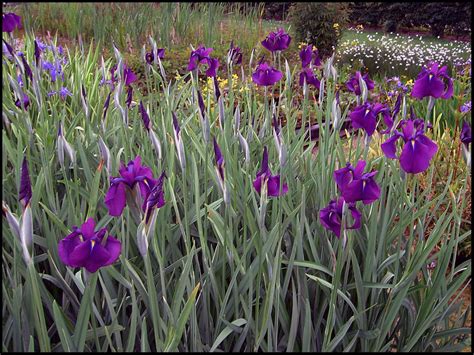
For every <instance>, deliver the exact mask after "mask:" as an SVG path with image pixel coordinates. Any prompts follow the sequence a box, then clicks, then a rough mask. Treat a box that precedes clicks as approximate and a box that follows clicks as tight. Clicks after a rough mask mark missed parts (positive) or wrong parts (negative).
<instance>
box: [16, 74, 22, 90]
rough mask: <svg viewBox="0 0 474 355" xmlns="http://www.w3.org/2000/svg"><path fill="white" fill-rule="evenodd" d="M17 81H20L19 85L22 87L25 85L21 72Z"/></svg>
mask: <svg viewBox="0 0 474 355" xmlns="http://www.w3.org/2000/svg"><path fill="white" fill-rule="evenodd" d="M16 81H18V85H20V87H21V88H22V87H23V86H24V84H23V79H22V78H21V74H18V76H17V78H16Z"/></svg>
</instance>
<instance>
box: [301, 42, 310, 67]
mask: <svg viewBox="0 0 474 355" xmlns="http://www.w3.org/2000/svg"><path fill="white" fill-rule="evenodd" d="M312 54H313V50H312V46H311V45H307V46H304V47H303V48H302V49H301V51H300V59H301V66H302V67H303V68H306V67H307V66H308V65H309V63H311V56H312Z"/></svg>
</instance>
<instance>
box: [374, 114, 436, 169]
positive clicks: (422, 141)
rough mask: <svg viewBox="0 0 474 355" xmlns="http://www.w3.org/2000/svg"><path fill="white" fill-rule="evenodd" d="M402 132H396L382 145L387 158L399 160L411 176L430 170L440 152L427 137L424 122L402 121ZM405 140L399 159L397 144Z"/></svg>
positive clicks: (400, 125)
mask: <svg viewBox="0 0 474 355" xmlns="http://www.w3.org/2000/svg"><path fill="white" fill-rule="evenodd" d="M399 127H401V128H402V132H399V131H398V130H395V131H394V133H393V135H392V137H390V138H389V139H387V140H386V141H385V142H384V143H382V145H381V148H382V151H383V153H384V154H385V156H386V157H387V158H390V159H399V160H400V166H401V167H402V169H403V170H404V171H405V172H407V173H410V174H418V173H421V172H424V171H425V170H426V169H428V167H429V164H430V160H431V158H433V156H434V155H435V154H436V152H437V151H438V146H437V144H436V143H435V142H433V141H432V140H431V139H429V138H428V137H427V136H425V129H424V123H423V121H422V120H402V121H401V122H400V124H399ZM398 138H403V141H404V145H403V149H402V152H401V154H400V157H397V154H396V153H397V146H396V142H397V141H398Z"/></svg>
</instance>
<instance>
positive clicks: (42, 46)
mask: <svg viewBox="0 0 474 355" xmlns="http://www.w3.org/2000/svg"><path fill="white" fill-rule="evenodd" d="M35 42H36V43H37V45H38V48H39V50H40V51H41V52H43V51H44V50H46V49H48V47H49V46H48V45H47V44H45V43H43V42H41V40H40V39H39V38H36V39H35Z"/></svg>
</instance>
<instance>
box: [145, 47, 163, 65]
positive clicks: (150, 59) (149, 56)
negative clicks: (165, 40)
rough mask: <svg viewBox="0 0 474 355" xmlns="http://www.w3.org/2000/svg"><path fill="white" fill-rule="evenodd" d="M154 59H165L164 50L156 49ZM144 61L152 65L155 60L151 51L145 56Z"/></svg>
mask: <svg viewBox="0 0 474 355" xmlns="http://www.w3.org/2000/svg"><path fill="white" fill-rule="evenodd" d="M156 57H157V58H160V59H164V58H165V49H164V48H157V50H156ZM145 60H146V62H147V63H148V64H152V63H153V61H154V60H155V54H153V51H151V52H148V53H147V54H145Z"/></svg>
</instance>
